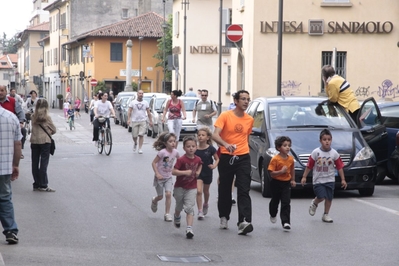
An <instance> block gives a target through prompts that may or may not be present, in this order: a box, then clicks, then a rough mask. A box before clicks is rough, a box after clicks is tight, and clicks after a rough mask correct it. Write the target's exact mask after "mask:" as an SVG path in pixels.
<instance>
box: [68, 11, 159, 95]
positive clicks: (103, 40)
mask: <svg viewBox="0 0 399 266" xmlns="http://www.w3.org/2000/svg"><path fill="white" fill-rule="evenodd" d="M163 22H164V20H163V18H162V17H161V16H159V15H157V14H155V13H153V12H150V13H147V14H144V15H141V16H138V17H134V18H131V19H127V20H123V21H121V22H117V23H114V24H111V25H109V26H105V27H101V28H98V29H95V30H93V31H90V32H87V33H85V34H82V35H79V36H77V37H75V38H74V39H72V40H69V41H68V42H67V43H65V44H64V45H63V47H64V48H63V49H66V50H67V51H68V56H67V57H68V58H67V62H68V69H67V71H66V72H67V73H68V75H67V76H66V77H65V78H66V79H68V80H69V86H70V88H71V92H72V95H74V96H75V95H78V96H80V95H82V96H83V95H88V96H92V94H93V87H92V86H91V85H90V84H91V81H92V80H97V82H98V81H104V82H105V85H106V87H107V90H112V91H113V92H114V94H115V95H116V94H118V92H120V91H123V90H124V88H125V86H126V63H127V58H126V55H127V47H126V42H127V40H128V39H131V40H132V42H133V47H132V58H131V60H132V70H131V71H132V82H134V83H138V84H140V80H141V84H140V85H141V89H142V90H144V91H145V92H161V90H162V78H163V74H162V73H163V69H162V67H157V66H156V65H157V64H158V63H159V61H158V60H157V59H156V58H154V55H155V54H156V53H157V52H158V47H157V44H158V42H157V40H158V39H159V38H161V37H162V36H163V28H162V24H163ZM82 79H83V80H82ZM140 85H139V86H140ZM85 93H86V94H85Z"/></svg>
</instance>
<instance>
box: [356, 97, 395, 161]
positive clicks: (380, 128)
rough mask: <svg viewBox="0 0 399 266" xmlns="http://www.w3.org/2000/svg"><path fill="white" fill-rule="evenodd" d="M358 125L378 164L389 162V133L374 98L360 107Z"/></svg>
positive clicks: (367, 100)
mask: <svg viewBox="0 0 399 266" xmlns="http://www.w3.org/2000/svg"><path fill="white" fill-rule="evenodd" d="M356 123H357V126H358V127H359V129H360V131H361V133H362V135H363V137H364V139H365V140H366V142H367V144H368V145H369V146H370V148H371V149H372V150H373V152H374V155H375V156H376V159H377V164H382V163H384V162H385V161H387V160H388V157H387V154H388V133H387V131H386V128H385V125H384V124H383V120H382V117H381V112H380V109H379V108H378V105H377V103H376V101H375V99H374V98H373V97H371V98H367V99H366V100H365V101H364V102H363V104H362V105H361V106H360V109H359V114H358V116H357V121H356Z"/></svg>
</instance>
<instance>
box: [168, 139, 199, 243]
mask: <svg viewBox="0 0 399 266" xmlns="http://www.w3.org/2000/svg"><path fill="white" fill-rule="evenodd" d="M183 149H184V151H185V152H186V153H185V154H184V155H183V156H181V157H180V158H179V159H177V161H176V164H175V167H174V168H173V170H172V174H173V175H175V176H176V183H175V188H174V190H173V197H174V198H175V199H176V207H175V215H174V224H175V227H176V228H180V220H181V216H180V213H181V211H182V210H183V209H184V212H185V213H186V222H187V229H186V237H187V238H189V239H190V238H193V237H194V232H193V229H192V226H193V221H194V206H195V197H196V195H197V177H198V176H199V175H200V173H201V168H202V160H201V158H200V157H198V156H197V155H195V151H196V150H197V141H196V139H195V138H194V137H185V138H184V140H183Z"/></svg>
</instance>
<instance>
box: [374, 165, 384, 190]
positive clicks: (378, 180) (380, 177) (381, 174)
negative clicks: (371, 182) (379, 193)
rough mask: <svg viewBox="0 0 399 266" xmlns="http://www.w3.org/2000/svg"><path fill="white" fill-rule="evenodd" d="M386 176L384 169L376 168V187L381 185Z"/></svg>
mask: <svg viewBox="0 0 399 266" xmlns="http://www.w3.org/2000/svg"><path fill="white" fill-rule="evenodd" d="M386 176H387V171H386V168H385V167H382V166H378V167H377V177H376V179H375V184H376V185H381V184H382V182H383V181H384V179H385V177H386Z"/></svg>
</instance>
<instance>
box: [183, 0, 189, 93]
mask: <svg viewBox="0 0 399 266" xmlns="http://www.w3.org/2000/svg"><path fill="white" fill-rule="evenodd" d="M182 1H183V2H182V5H184V41H183V62H184V68H183V76H184V77H183V92H184V94H186V59H187V51H186V50H187V49H186V48H187V6H188V5H190V0H182Z"/></svg>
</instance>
